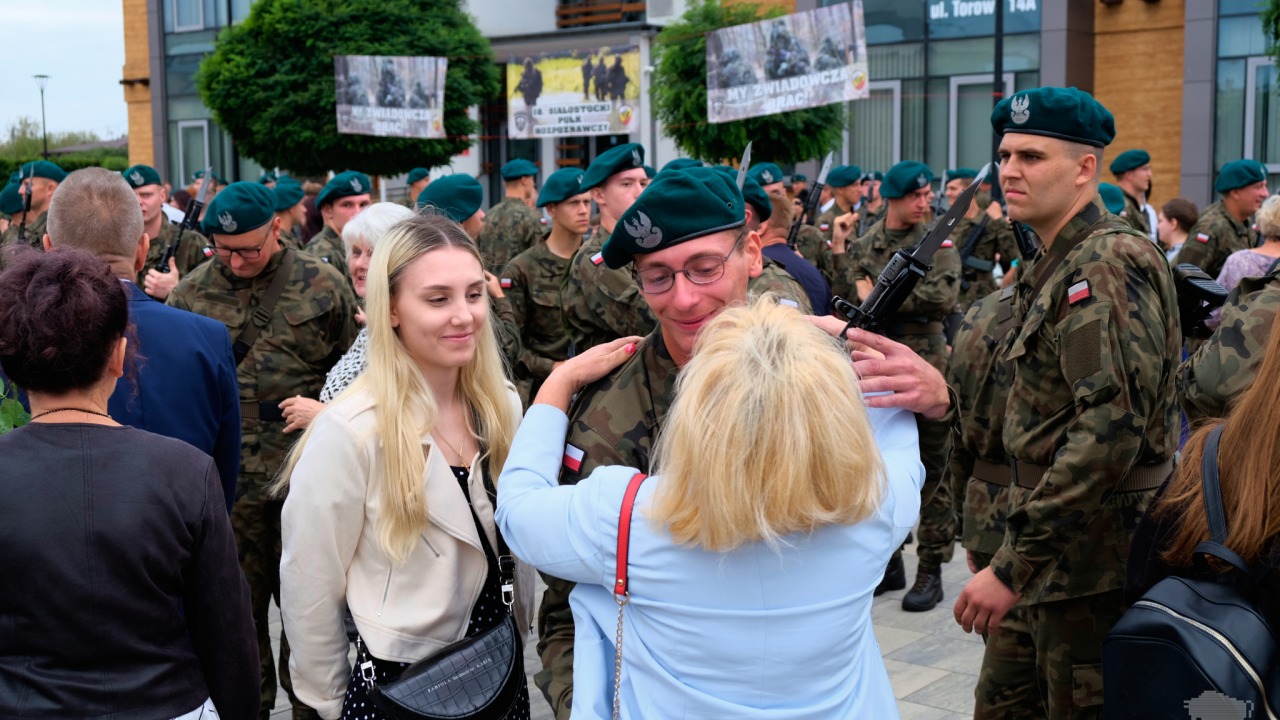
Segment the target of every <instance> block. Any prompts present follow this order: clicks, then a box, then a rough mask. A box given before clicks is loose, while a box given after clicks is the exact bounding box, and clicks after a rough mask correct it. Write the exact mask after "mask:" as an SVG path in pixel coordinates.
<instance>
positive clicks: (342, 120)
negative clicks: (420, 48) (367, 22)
mask: <svg viewBox="0 0 1280 720" xmlns="http://www.w3.org/2000/svg"><path fill="white" fill-rule="evenodd" d="M447 69H448V60H447V59H445V58H440V57H388V56H383V55H335V56H334V58H333V78H334V84H335V89H336V90H337V98H338V132H340V133H347V134H351V135H379V136H382V137H406V138H443V137H445V132H444V117H443V115H444V74H445V71H446V70H447Z"/></svg>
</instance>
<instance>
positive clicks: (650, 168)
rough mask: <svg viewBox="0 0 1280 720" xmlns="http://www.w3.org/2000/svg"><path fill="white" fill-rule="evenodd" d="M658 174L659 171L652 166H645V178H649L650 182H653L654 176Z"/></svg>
mask: <svg viewBox="0 0 1280 720" xmlns="http://www.w3.org/2000/svg"><path fill="white" fill-rule="evenodd" d="M657 174H658V171H657V170H654V169H653V166H652V165H645V166H644V176H645V177H647V178H649V179H650V180H652V179H653V176H654V175H657Z"/></svg>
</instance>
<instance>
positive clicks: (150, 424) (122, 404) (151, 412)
mask: <svg viewBox="0 0 1280 720" xmlns="http://www.w3.org/2000/svg"><path fill="white" fill-rule="evenodd" d="M120 282H122V283H124V286H125V288H126V289H127V290H128V292H129V319H130V321H132V324H133V326H134V327H135V328H136V329H137V330H136V332H137V352H138V356H139V357H138V364H137V371H136V373H135V374H134V376H133V378H132V380H131V379H130V376H129V373H128V370H127V369H126V373H125V377H123V378H121V379H120V382H119V383H117V384H116V391H115V393H113V394H112V395H111V400H110V402H109V403H108V405H107V411H108V412H109V413H110V414H111V417H112V418H113V419H114V420H115V421H116V422H118V423H120V424H122V425H132V426H133V427H136V428H139V429H141V430H146V431H148V432H153V433H156V434H158V435H166V436H168V437H171V438H177V439H179V440H184V441H186V442H188V443H190V444H191V445H194V446H195V447H197V448H199V449H200V450H203V451H204V452H205V453H207V454H209V455H210V456H212V457H213V460H214V463H216V464H217V466H218V474H219V475H220V476H221V477H222V491H223V493H224V494H225V495H226V501H227V512H231V506H232V504H233V503H235V498H236V478H237V477H238V476H239V473H240V386H239V384H238V382H237V381H236V362H235V358H234V357H233V356H232V354H231V336H230V335H228V334H227V328H226V326H225V325H223V324H222V323H220V322H218V321H216V320H210V319H209V318H206V317H203V316H200V315H196V314H195V313H189V312H186V311H184V310H178V309H177V308H171V307H169V306H167V305H165V304H164V303H161V302H156V301H155V300H153V299H151V297H149V296H148V295H147V294H146V293H144V292H143V291H142V289H141V288H139V287H138V286H137V285H134V284H133V283H131V282H129V281H127V280H121V281H120ZM130 341H131V342H132V341H133V338H130Z"/></svg>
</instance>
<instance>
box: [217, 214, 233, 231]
mask: <svg viewBox="0 0 1280 720" xmlns="http://www.w3.org/2000/svg"><path fill="white" fill-rule="evenodd" d="M218 224H219V225H221V226H222V229H223V230H224V231H226V232H229V233H232V232H235V231H236V219H235V218H233V217H231V213H229V212H227V211H226V210H223V211H222V212H220V213H218Z"/></svg>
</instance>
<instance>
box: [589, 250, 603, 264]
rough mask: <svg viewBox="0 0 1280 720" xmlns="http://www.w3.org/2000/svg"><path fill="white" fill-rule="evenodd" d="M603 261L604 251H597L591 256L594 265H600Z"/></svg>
mask: <svg viewBox="0 0 1280 720" xmlns="http://www.w3.org/2000/svg"><path fill="white" fill-rule="evenodd" d="M602 262H604V253H603V252H598V253H596V254H595V255H592V256H591V264H592V265H599V264H600V263H602Z"/></svg>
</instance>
